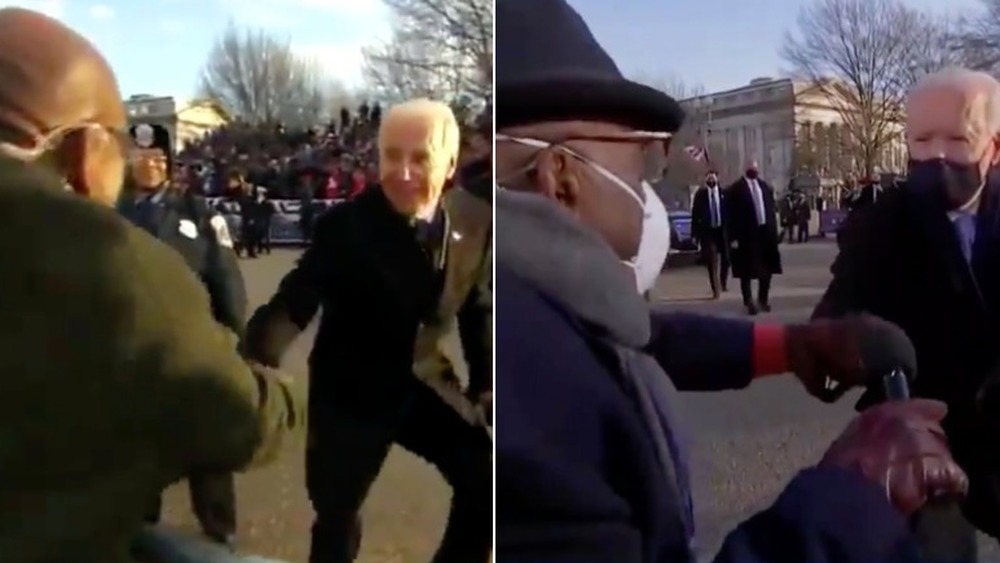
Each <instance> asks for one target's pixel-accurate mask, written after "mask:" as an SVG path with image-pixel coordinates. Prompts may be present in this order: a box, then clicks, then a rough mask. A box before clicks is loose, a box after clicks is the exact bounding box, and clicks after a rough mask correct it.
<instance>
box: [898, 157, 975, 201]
mask: <svg viewBox="0 0 1000 563" xmlns="http://www.w3.org/2000/svg"><path fill="white" fill-rule="evenodd" d="M907 168H908V172H907V184H908V185H909V186H910V187H912V189H913V190H914V191H917V192H919V193H923V194H926V195H931V196H934V197H937V198H941V200H943V203H944V205H945V206H946V207H947V208H948V209H957V208H959V207H962V206H963V205H965V204H966V203H968V202H969V201H971V200H972V199H973V198H974V197H976V195H977V192H978V191H979V189H980V187H981V186H982V185H983V177H982V175H981V174H980V173H979V163H977V162H972V163H964V162H953V161H951V160H945V159H943V158H932V159H929V160H913V159H911V160H910V162H909V165H908V167H907Z"/></svg>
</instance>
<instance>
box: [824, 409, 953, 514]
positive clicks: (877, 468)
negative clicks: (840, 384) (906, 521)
mask: <svg viewBox="0 0 1000 563" xmlns="http://www.w3.org/2000/svg"><path fill="white" fill-rule="evenodd" d="M947 412H948V408H947V407H946V406H945V405H944V403H940V402H938V401H931V400H927V399H914V400H910V401H896V402H891V403H882V404H880V405H877V406H875V407H872V408H870V409H868V410H866V411H865V412H863V413H861V414H860V415H859V416H858V417H857V418H855V419H854V420H853V421H852V422H851V423H850V424H849V425H848V426H847V429H846V430H844V432H843V433H842V434H841V435H840V437H839V438H837V439H836V440H834V442H833V444H832V445H831V446H830V449H828V450H827V452H826V455H824V456H823V460H822V461H821V462H820V466H827V467H843V468H847V469H853V470H855V471H857V472H859V473H861V474H862V475H864V476H865V477H867V478H868V479H869V480H871V481H872V482H873V483H875V484H877V485H879V486H880V487H885V492H886V495H887V497H888V500H889V502H890V503H892V505H893V506H895V507H896V509H897V510H899V511H900V512H901V513H903V514H904V515H906V516H909V515H910V514H912V513H913V512H915V511H916V510H918V509H919V508H920V507H922V506H923V505H924V504H925V503H926V502H927V500H928V499H929V498H937V497H939V496H944V497H962V496H964V495H965V493H966V492H967V491H968V488H969V482H968V478H967V477H966V475H965V472H963V471H962V469H961V468H960V467H959V466H958V464H957V463H955V460H954V459H952V457H951V452H950V451H949V450H948V441H947V438H945V435H944V430H943V429H942V428H941V420H942V419H944V415H945V414H946V413H947Z"/></svg>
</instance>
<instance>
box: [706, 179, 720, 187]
mask: <svg viewBox="0 0 1000 563" xmlns="http://www.w3.org/2000/svg"><path fill="white" fill-rule="evenodd" d="M705 184H706V185H707V186H708V187H710V188H714V187H715V186H718V185H719V183H718V182H716V181H715V180H709V181H707V182H705Z"/></svg>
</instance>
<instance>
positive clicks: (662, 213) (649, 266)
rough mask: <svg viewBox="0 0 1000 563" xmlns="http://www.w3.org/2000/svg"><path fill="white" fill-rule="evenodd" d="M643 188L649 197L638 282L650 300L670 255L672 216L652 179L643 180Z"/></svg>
mask: <svg viewBox="0 0 1000 563" xmlns="http://www.w3.org/2000/svg"><path fill="white" fill-rule="evenodd" d="M642 191H643V194H644V195H645V196H646V207H645V210H644V212H643V214H642V239H641V240H640V241H639V252H638V254H637V255H636V261H635V281H636V285H637V286H638V289H639V293H640V294H641V295H643V296H644V297H645V298H646V300H647V301H649V300H650V298H651V296H650V292H651V291H652V290H653V289H654V288H655V287H656V281H657V280H658V279H660V274H661V273H662V272H663V268H664V266H665V265H666V263H667V255H669V254H670V217H669V216H668V215H667V208H666V207H664V205H663V201H662V200H660V196H658V195H656V191H655V190H653V187H652V186H651V185H649V182H645V181H644V182H643V183H642Z"/></svg>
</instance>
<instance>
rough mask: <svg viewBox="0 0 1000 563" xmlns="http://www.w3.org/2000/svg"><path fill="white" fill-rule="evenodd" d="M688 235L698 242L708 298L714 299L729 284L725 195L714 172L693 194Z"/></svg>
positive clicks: (710, 173) (708, 175) (707, 175)
mask: <svg viewBox="0 0 1000 563" xmlns="http://www.w3.org/2000/svg"><path fill="white" fill-rule="evenodd" d="M691 232H692V234H693V235H694V236H695V238H696V239H697V240H698V244H699V246H700V247H701V256H702V260H704V261H705V266H706V267H707V268H708V283H709V287H711V289H712V298H713V299H718V298H719V295H720V293H721V292H723V291H726V289H727V288H726V284H727V282H728V281H729V242H728V240H727V239H726V213H725V193H724V192H723V190H722V187H720V186H719V176H718V174H716V172H715V171H710V172H709V173H708V174H706V175H705V185H704V186H702V187H701V188H698V191H697V192H695V194H694V202H693V203H692V204H691Z"/></svg>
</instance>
